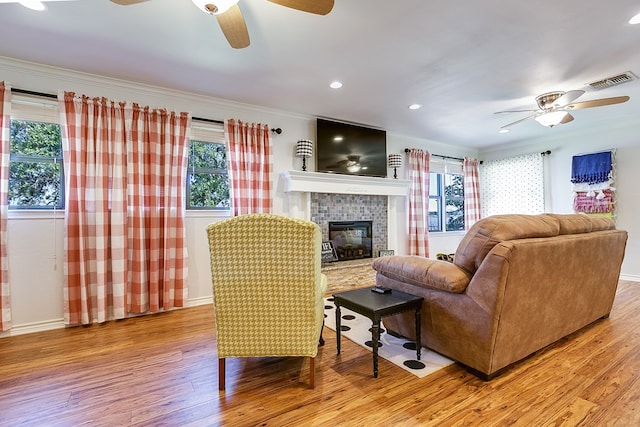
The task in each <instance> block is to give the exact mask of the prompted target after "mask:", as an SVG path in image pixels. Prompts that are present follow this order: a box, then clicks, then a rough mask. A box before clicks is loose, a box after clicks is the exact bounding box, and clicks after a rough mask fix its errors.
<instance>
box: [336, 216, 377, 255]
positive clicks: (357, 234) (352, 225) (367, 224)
mask: <svg viewBox="0 0 640 427" xmlns="http://www.w3.org/2000/svg"><path fill="white" fill-rule="evenodd" d="M372 228H373V222H372V221H329V240H331V241H332V242H333V247H334V248H335V250H336V254H337V255H338V261H348V260H354V259H362V258H372V257H373V242H372Z"/></svg>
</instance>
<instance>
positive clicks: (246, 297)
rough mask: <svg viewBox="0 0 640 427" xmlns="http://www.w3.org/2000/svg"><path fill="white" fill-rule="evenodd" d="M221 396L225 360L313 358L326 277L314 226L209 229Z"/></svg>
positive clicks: (246, 221)
mask: <svg viewBox="0 0 640 427" xmlns="http://www.w3.org/2000/svg"><path fill="white" fill-rule="evenodd" d="M207 232H208V238H209V249H210V256H211V278H212V284H213V301H214V303H213V306H214V315H215V322H216V332H217V345H218V358H219V360H220V361H222V362H221V363H219V366H220V372H219V375H220V378H219V380H220V381H221V383H220V388H221V389H224V359H225V358H227V357H268V356H276V357H282V356H305V357H310V358H312V359H311V365H312V366H311V380H312V381H311V382H312V385H313V358H314V357H315V356H316V354H317V352H318V343H319V340H320V338H321V332H322V325H323V320H324V314H323V299H322V298H323V296H324V293H325V292H326V287H327V281H326V277H325V276H324V275H323V274H322V273H321V271H320V262H321V255H320V253H321V242H322V237H321V233H320V228H319V227H318V225H317V224H315V223H313V222H310V221H304V220H299V219H294V218H289V217H285V216H281V215H274V214H249V215H242V216H238V217H234V218H231V219H228V220H224V221H220V222H216V223H213V224H211V225H209V226H208V228H207Z"/></svg>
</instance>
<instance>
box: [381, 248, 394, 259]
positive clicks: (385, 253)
mask: <svg viewBox="0 0 640 427" xmlns="http://www.w3.org/2000/svg"><path fill="white" fill-rule="evenodd" d="M394 253H395V252H394V251H393V249H383V250H380V251H379V252H378V256H379V257H381V256H393V254H394Z"/></svg>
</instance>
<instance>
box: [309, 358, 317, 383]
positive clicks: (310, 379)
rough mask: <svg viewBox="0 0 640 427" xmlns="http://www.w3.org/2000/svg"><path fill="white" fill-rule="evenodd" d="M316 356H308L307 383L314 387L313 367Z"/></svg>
mask: <svg viewBox="0 0 640 427" xmlns="http://www.w3.org/2000/svg"><path fill="white" fill-rule="evenodd" d="M315 362H316V358H315V357H310V358H309V384H310V385H311V388H316V367H315Z"/></svg>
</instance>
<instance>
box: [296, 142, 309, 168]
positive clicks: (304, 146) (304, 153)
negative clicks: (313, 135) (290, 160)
mask: <svg viewBox="0 0 640 427" xmlns="http://www.w3.org/2000/svg"><path fill="white" fill-rule="evenodd" d="M312 154H313V141H311V140H310V139H301V140H299V141H298V142H297V143H296V156H297V157H302V170H303V171H306V170H307V163H306V160H307V158H309V157H311V155H312Z"/></svg>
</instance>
